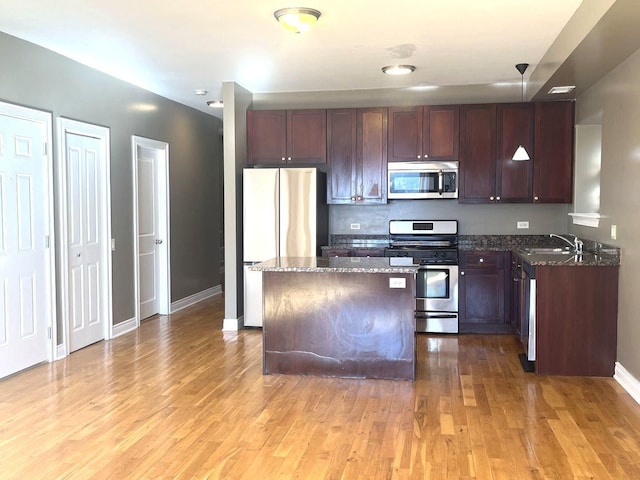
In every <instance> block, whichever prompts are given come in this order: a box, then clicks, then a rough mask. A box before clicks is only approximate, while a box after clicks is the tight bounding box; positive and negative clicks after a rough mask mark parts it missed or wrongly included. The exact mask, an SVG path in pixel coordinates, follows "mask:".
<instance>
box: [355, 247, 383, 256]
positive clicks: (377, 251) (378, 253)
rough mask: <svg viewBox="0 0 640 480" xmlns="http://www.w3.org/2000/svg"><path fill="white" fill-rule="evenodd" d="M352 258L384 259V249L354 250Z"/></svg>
mask: <svg viewBox="0 0 640 480" xmlns="http://www.w3.org/2000/svg"><path fill="white" fill-rule="evenodd" d="M352 252H353V253H352V256H354V257H384V248H354V249H353V251H352Z"/></svg>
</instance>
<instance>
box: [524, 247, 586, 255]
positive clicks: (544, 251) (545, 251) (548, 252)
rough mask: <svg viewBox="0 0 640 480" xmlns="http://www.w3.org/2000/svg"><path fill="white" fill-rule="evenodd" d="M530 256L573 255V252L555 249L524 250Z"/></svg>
mask: <svg viewBox="0 0 640 480" xmlns="http://www.w3.org/2000/svg"><path fill="white" fill-rule="evenodd" d="M522 250H524V251H525V252H526V253H527V254H528V255H541V254H542V255H573V253H574V252H573V250H570V249H569V248H559V247H556V248H553V247H528V248H523V249H522Z"/></svg>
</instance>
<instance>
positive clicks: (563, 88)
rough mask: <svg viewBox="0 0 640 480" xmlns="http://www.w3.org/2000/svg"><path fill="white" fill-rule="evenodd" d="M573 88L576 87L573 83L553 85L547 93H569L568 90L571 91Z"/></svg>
mask: <svg viewBox="0 0 640 480" xmlns="http://www.w3.org/2000/svg"><path fill="white" fill-rule="evenodd" d="M574 88H576V86H575V85H563V86H561V87H553V88H552V89H551V90H549V92H548V93H550V94H551V95H554V94H558V93H569V92H573V89H574Z"/></svg>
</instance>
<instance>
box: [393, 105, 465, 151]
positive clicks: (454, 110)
mask: <svg viewBox="0 0 640 480" xmlns="http://www.w3.org/2000/svg"><path fill="white" fill-rule="evenodd" d="M459 121H460V108H459V106H458V105H443V106H424V107H391V108H389V153H388V156H387V159H388V161H390V162H415V161H431V160H433V161H450V160H458V148H459V133H460V125H459Z"/></svg>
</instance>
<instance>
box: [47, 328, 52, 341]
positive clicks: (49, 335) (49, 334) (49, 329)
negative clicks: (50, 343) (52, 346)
mask: <svg viewBox="0 0 640 480" xmlns="http://www.w3.org/2000/svg"><path fill="white" fill-rule="evenodd" d="M47 336H48V337H49V340H51V327H49V328H47Z"/></svg>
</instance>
